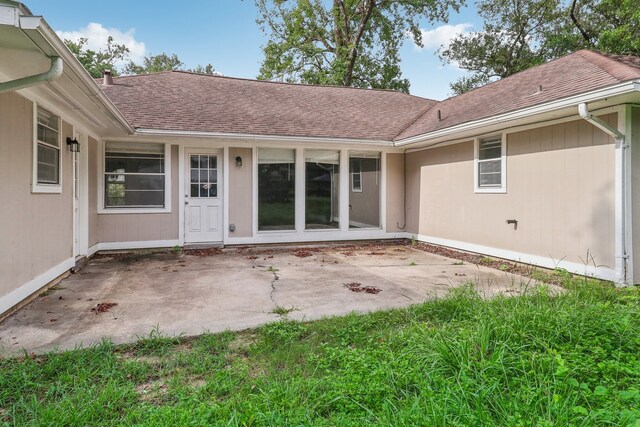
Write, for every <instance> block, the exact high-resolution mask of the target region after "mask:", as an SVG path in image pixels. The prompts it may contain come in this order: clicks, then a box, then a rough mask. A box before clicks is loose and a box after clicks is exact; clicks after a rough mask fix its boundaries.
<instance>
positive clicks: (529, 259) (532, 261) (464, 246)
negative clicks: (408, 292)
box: [416, 234, 617, 282]
mask: <svg viewBox="0 0 640 427" xmlns="http://www.w3.org/2000/svg"><path fill="white" fill-rule="evenodd" d="M416 238H417V239H418V240H419V241H420V242H425V243H430V244H433V245H439V246H446V247H449V248H454V249H459V250H463V251H467V252H473V253H477V254H482V255H490V256H494V257H496V258H502V259H507V260H512V261H516V262H521V263H524V264H529V265H534V266H538V267H543V268H548V269H555V268H563V269H565V270H567V271H569V272H571V273H575V274H579V275H581V276H590V277H597V278H600V279H604V280H610V281H612V282H615V281H616V280H617V276H616V272H615V270H614V269H612V268H609V267H601V266H598V267H595V266H593V265H587V264H580V263H577V262H570V261H564V260H555V259H553V258H551V257H544V256H540V255H532V254H526V253H522V252H515V251H510V250H508V249H499V248H492V247H490V246H483V245H477V244H475V243H468V242H461V241H458V240H449V239H443V238H440V237H433V236H426V235H424V234H418V235H417V236H416Z"/></svg>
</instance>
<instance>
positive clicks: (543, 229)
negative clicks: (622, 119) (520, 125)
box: [407, 114, 617, 268]
mask: <svg viewBox="0 0 640 427" xmlns="http://www.w3.org/2000/svg"><path fill="white" fill-rule="evenodd" d="M602 118H603V119H604V120H606V121H607V122H608V123H610V124H612V125H614V126H616V125H617V117H616V114H609V115H606V116H603V117H602ZM473 151H474V145H473V141H468V142H464V143H459V144H455V145H449V146H444V147H441V148H434V149H429V150H423V151H420V152H415V153H409V154H407V156H408V157H407V165H408V166H407V169H408V174H407V175H408V176H407V181H408V185H407V189H408V197H407V199H408V201H407V208H408V209H407V211H408V218H409V220H408V222H409V228H408V231H409V232H412V233H419V234H422V235H426V236H433V237H438V238H443V239H450V240H457V241H462V242H468V243H474V244H478V245H484V246H489V247H493V248H500V249H506V250H511V251H515V252H520V253H525V254H531V255H538V256H542V257H552V258H553V259H555V260H559V259H564V260H566V261H570V262H576V263H582V262H583V260H584V261H587V259H589V260H590V261H591V262H595V263H596V264H598V265H601V266H607V267H611V268H613V267H614V166H615V164H614V144H613V140H612V139H611V138H609V137H608V136H606V135H605V134H604V133H603V132H601V131H600V130H598V129H597V128H595V127H594V126H592V125H591V124H589V123H587V122H585V121H584V120H576V121H571V122H568V123H562V124H557V125H554V126H547V127H542V128H536V129H532V130H527V131H522V132H517V133H512V134H509V135H508V137H507V177H506V178H507V193H506V194H475V193H474V176H473V173H474V168H473V158H474V152H473ZM507 219H517V220H518V228H517V230H514V227H513V226H512V225H507V224H506V220H507ZM587 257H589V258H587Z"/></svg>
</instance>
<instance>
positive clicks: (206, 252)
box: [184, 248, 222, 256]
mask: <svg viewBox="0 0 640 427" xmlns="http://www.w3.org/2000/svg"><path fill="white" fill-rule="evenodd" d="M221 253H222V249H220V248H207V249H187V250H185V251H184V254H185V255H193V256H211V255H220V254H221Z"/></svg>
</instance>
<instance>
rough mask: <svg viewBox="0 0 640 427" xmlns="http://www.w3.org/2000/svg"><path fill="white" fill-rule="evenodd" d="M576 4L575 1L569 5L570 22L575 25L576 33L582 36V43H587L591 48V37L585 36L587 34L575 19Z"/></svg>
mask: <svg viewBox="0 0 640 427" xmlns="http://www.w3.org/2000/svg"><path fill="white" fill-rule="evenodd" d="M576 2H577V0H573V2H572V3H571V13H570V14H569V16H570V17H571V20H572V21H573V23H574V24H575V26H576V28H577V29H578V31H580V34H581V35H582V38H583V39H584V41H586V42H587V45H589V46H593V43H591V37H589V34H587V32H586V31H585V30H584V29H583V28H582V26H581V25H580V22H578V18H577V17H576V14H575V12H576Z"/></svg>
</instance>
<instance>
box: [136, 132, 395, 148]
mask: <svg viewBox="0 0 640 427" xmlns="http://www.w3.org/2000/svg"><path fill="white" fill-rule="evenodd" d="M135 133H136V135H147V136H173V137H192V138H193V137H195V138H228V139H245V140H251V141H269V142H306V143H315V142H320V143H325V144H326V143H333V144H359V145H378V146H384V147H390V148H393V146H394V145H393V142H392V141H385V140H382V139H356V138H353V139H352V138H323V137H313V136H309V137H305V136H283V135H260V134H251V133H225V132H206V131H189V130H168V129H144V128H141V129H136V131H135Z"/></svg>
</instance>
